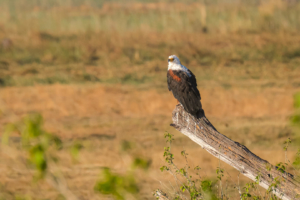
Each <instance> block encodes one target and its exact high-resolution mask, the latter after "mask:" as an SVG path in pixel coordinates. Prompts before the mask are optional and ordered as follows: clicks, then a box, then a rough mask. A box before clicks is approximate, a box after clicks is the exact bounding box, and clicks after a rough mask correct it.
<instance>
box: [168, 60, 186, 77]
mask: <svg viewBox="0 0 300 200" xmlns="http://www.w3.org/2000/svg"><path fill="white" fill-rule="evenodd" d="M170 69H171V70H175V71H176V70H181V71H184V72H185V73H187V75H188V76H189V77H191V76H192V74H191V73H190V72H189V70H188V68H186V67H185V66H183V65H181V64H177V63H169V65H168V70H170Z"/></svg>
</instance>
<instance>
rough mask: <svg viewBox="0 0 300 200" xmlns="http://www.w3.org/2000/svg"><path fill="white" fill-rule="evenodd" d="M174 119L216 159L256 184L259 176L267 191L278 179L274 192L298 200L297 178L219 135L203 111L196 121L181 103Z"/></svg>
mask: <svg viewBox="0 0 300 200" xmlns="http://www.w3.org/2000/svg"><path fill="white" fill-rule="evenodd" d="M172 119H173V124H171V126H173V127H174V128H175V129H177V130H178V131H180V132H181V133H183V134H184V135H186V136H188V137H189V138H190V139H191V140H193V141H194V142H196V143H197V144H199V145H200V146H201V147H202V148H203V149H205V150H206V151H208V152H209V153H210V154H212V155H213V156H215V157H217V158H220V159H221V160H222V161H224V162H226V163H227V164H229V165H231V166H232V167H234V168H235V169H237V170H238V171H240V172H241V173H242V174H243V175H245V176H246V177H248V178H250V179H251V180H253V181H255V178H256V177H257V176H258V175H260V183H259V185H260V186H262V187H263V188H265V189H268V188H269V186H270V184H272V182H273V181H274V179H275V178H276V177H278V178H279V181H280V185H279V186H278V188H275V189H274V191H273V192H274V193H275V194H276V195H277V196H278V197H280V198H281V199H284V200H288V199H296V198H297V195H299V196H300V183H299V182H298V181H296V180H295V179H294V176H293V175H292V174H289V173H287V172H282V170H281V171H280V170H278V168H277V167H276V166H273V165H271V164H270V163H269V162H268V161H266V160H263V159H261V158H260V157H258V156H257V155H255V154H254V153H252V152H251V151H250V150H249V149H248V148H247V147H245V146H244V145H241V144H240V143H238V142H235V141H232V140H231V139H229V138H227V137H226V136H225V135H222V134H221V133H219V132H218V131H217V130H216V129H215V127H214V126H213V125H212V124H211V123H210V122H209V120H208V119H207V118H206V117H205V114H204V111H203V112H200V113H199V115H198V116H197V118H195V117H193V116H192V115H190V114H189V113H187V112H186V111H185V110H184V108H183V107H182V105H180V104H178V105H177V106H176V108H175V109H174V111H173V117H172ZM267 168H269V169H270V170H268V169H267Z"/></svg>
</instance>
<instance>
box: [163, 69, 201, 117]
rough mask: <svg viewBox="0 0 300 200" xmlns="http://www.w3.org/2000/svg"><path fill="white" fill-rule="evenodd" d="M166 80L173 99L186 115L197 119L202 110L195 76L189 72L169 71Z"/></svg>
mask: <svg viewBox="0 0 300 200" xmlns="http://www.w3.org/2000/svg"><path fill="white" fill-rule="evenodd" d="M167 78H168V89H169V91H172V93H173V95H174V97H175V98H176V99H177V100H178V101H179V102H180V103H181V104H182V106H183V107H184V109H185V110H186V111H187V112H188V113H190V114H191V115H193V116H195V117H197V114H198V112H199V111H201V110H202V105H201V102H200V100H201V96H200V92H199V90H198V89H197V81H196V77H195V75H194V74H193V73H192V72H191V71H190V70H188V73H187V72H186V71H183V70H172V69H169V70H168V73H167Z"/></svg>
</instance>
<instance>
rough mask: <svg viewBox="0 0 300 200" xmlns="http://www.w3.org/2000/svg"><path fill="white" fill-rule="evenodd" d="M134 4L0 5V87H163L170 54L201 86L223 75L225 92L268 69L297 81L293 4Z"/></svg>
mask: <svg viewBox="0 0 300 200" xmlns="http://www.w3.org/2000/svg"><path fill="white" fill-rule="evenodd" d="M138 2H140V1H130V2H127V3H121V2H120V1H114V2H107V1H99V2H98V1H93V0H87V1H68V2H64V3H62V2H60V1H54V0H53V1H45V0H44V1H39V2H37V1H30V2H27V3H26V5H25V4H24V2H23V1H21V0H14V1H7V0H2V1H0V5H1V13H0V25H1V26H0V28H1V29H0V30H1V31H0V40H1V41H2V43H1V44H0V55H1V56H0V87H6V86H23V85H24V86H28V85H35V84H55V83H61V84H70V83H91V82H92V83H97V82H100V83H107V84H116V83H119V84H131V85H132V84H133V85H148V86H149V87H160V86H161V85H162V84H163V83H164V81H165V80H164V78H163V77H164V76H165V75H164V73H163V72H165V68H166V58H167V56H168V55H169V54H177V55H178V56H179V57H180V59H181V61H182V63H183V64H185V65H187V66H189V67H190V68H191V69H193V71H195V74H196V75H197V77H199V78H198V79H199V80H207V79H209V80H211V77H212V75H214V77H216V76H219V77H220V79H221V80H222V83H221V84H220V85H222V86H223V87H224V88H230V87H231V83H230V82H229V81H228V80H231V79H232V78H234V79H236V80H237V81H247V80H253V79H257V80H260V79H261V78H262V74H264V72H265V71H266V70H267V69H269V68H270V67H271V68H272V67H274V63H276V68H278V67H279V68H287V69H288V70H292V71H293V72H294V73H298V70H299V68H298V67H297V66H298V65H299V64H300V56H299V55H300V54H299V49H300V47H299V37H297V34H296V33H297V32H298V31H299V30H300V22H299V20H298V19H299V17H300V14H299V13H300V3H299V2H295V3H289V2H281V1H275V0H274V1H272V0H271V1H267V2H261V3H253V2H248V1H241V2H240V1H239V2H235V1H233V2H231V3H230V4H229V3H226V2H225V1H213V2H214V3H212V2H206V1H203V2H197V3H196V2H194V1H189V2H184V3H183V2H180V1H176V2H173V1H172V3H170V2H168V1H166V2H162V3H151V2H156V1H146V2H148V3H147V4H141V3H138ZM141 2H145V1H141ZM28 24H30V26H28ZM204 30H205V31H204ZM1 41H0V42H1ZM223 67H230V68H232V69H234V70H236V71H237V73H238V74H239V76H238V77H237V76H232V75H231V73H228V70H225V69H223ZM216 69H218V70H216ZM203 71H204V72H205V73H203ZM224 72H225V73H224ZM293 72H291V73H293ZM208 74H209V76H208ZM267 76H270V78H275V79H276V74H272V73H268V74H267ZM149 82H156V83H157V84H158V85H152V86H151V84H149ZM274 84H276V83H273V82H271V83H265V84H263V85H264V87H266V86H268V87H269V86H274V87H276V86H278V85H277V84H276V85H274ZM290 84H291V85H293V86H294V87H298V86H299V82H297V81H293V82H291V83H290ZM262 87H263V86H262Z"/></svg>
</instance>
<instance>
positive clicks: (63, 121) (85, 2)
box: [0, 0, 300, 199]
mask: <svg viewBox="0 0 300 200" xmlns="http://www.w3.org/2000/svg"><path fill="white" fill-rule="evenodd" d="M299 31H300V3H298V2H297V1H279V0H269V1H252V2H251V3H249V2H246V1H234V0H232V1H221V0H215V1H209V2H207V1H199V2H194V1H187V2H183V1H172V2H171V1H161V2H159V1H128V2H126V3H123V2H121V1H113V2H108V1H93V0H78V1H75V0H73V1H72V0H69V1H64V2H62V1H54V0H52V1H51V0H48V1H46V0H43V1H25V0H10V1H9V0H0V42H1V43H0V130H1V132H2V133H4V131H5V126H6V124H8V123H13V122H17V121H19V120H20V119H22V117H24V116H26V115H28V114H30V113H40V114H41V115H42V116H43V118H44V125H45V129H46V130H47V131H49V132H52V133H54V134H55V135H58V136H59V137H61V138H62V140H63V142H64V143H66V145H67V146H68V145H69V146H70V145H71V144H72V143H74V142H80V143H81V144H82V146H83V148H82V149H81V151H80V153H79V156H78V160H77V161H74V160H73V159H72V157H71V156H70V155H69V149H68V148H67V147H66V148H63V149H62V150H61V151H59V154H58V157H59V160H60V162H59V164H60V169H61V171H62V173H63V174H64V177H65V181H66V185H68V186H69V188H70V190H71V191H72V192H73V193H74V194H75V195H76V196H78V197H79V198H80V199H103V198H104V197H103V196H101V195H99V194H97V193H95V192H94V190H93V188H94V185H95V183H96V180H97V179H98V178H99V175H100V174H101V170H102V169H103V168H104V167H110V168H111V169H112V170H113V171H114V172H116V173H120V174H124V173H125V172H126V170H127V169H128V168H129V166H130V163H131V162H132V160H133V158H134V156H140V157H143V158H145V159H149V160H151V165H150V168H149V169H148V170H147V171H146V172H143V171H142V170H141V171H139V170H138V171H137V172H136V178H137V179H138V183H139V186H140V192H139V197H138V198H136V199H154V197H153V196H152V191H154V190H155V189H157V188H158V187H160V188H162V189H164V190H169V188H171V186H170V183H169V181H170V182H171V183H172V184H174V180H173V178H172V176H170V175H169V174H167V173H162V172H161V171H160V170H159V168H160V167H161V166H162V165H163V164H164V158H163V156H162V155H163V151H164V148H163V147H164V146H166V143H165V139H164V133H165V132H166V131H167V132H170V133H171V134H173V135H174V138H175V142H174V144H173V146H172V149H173V151H174V153H175V156H176V155H178V157H176V160H177V161H176V162H178V163H179V165H185V160H184V158H182V157H180V156H179V155H180V151H181V150H183V149H184V150H186V152H187V153H188V154H189V156H188V157H189V164H190V166H191V167H195V166H196V165H199V166H200V167H201V172H200V173H201V174H202V176H203V177H206V178H209V179H211V180H216V173H215V170H216V168H217V167H218V166H219V161H218V159H216V158H214V157H212V156H211V155H210V154H208V153H206V151H204V150H203V149H201V148H200V147H199V146H198V145H196V144H194V143H193V142H192V141H190V140H189V139H188V138H186V137H185V136H184V135H182V134H181V133H179V132H177V131H175V130H174V129H173V128H171V127H170V126H169V124H170V123H171V112H172V110H173V109H174V108H175V105H176V100H175V99H174V98H173V96H172V94H171V93H169V92H168V90H167V83H166V71H167V57H168V56H169V55H171V54H176V55H178V56H179V58H180V59H181V61H182V64H183V65H185V66H187V67H188V68H190V69H191V70H192V71H193V72H194V74H195V75H196V77H197V81H198V88H199V90H200V93H201V96H202V104H203V108H204V110H205V113H206V116H207V117H208V118H209V119H210V121H211V122H212V123H213V124H214V126H215V127H216V128H217V129H218V130H219V131H220V132H221V133H223V134H225V135H226V136H227V137H229V138H231V139H233V140H235V141H237V142H240V143H242V144H244V145H246V146H247V147H248V148H249V149H250V150H251V151H253V152H254V153H256V154H257V155H258V156H260V157H262V158H263V159H266V160H268V161H269V162H271V163H272V164H277V163H278V162H285V159H286V158H285V152H284V151H283V149H282V147H283V142H284V141H285V140H286V139H287V138H289V137H290V138H291V139H292V140H293V143H292V144H293V145H292V147H291V148H290V149H289V152H288V154H287V158H288V159H289V160H291V161H292V160H293V159H294V156H295V153H296V151H297V148H298V147H299V146H300V139H299V138H300V137H299V136H300V135H299V133H298V132H296V131H295V130H294V128H293V127H291V124H290V116H291V115H293V113H294V108H293V95H294V94H295V93H296V92H299V91H300V78H299V77H300V76H299V75H300V67H299V65H300V38H299ZM11 141H12V142H11V143H10V146H9V147H4V146H2V147H1V152H0V153H1V158H0V170H1V172H2V173H1V174H0V198H1V199H63V197H62V196H61V195H59V192H58V191H57V190H55V189H54V188H53V187H52V186H51V184H49V183H48V182H46V181H40V182H34V181H32V174H33V170H32V168H30V167H28V166H27V165H26V162H24V157H26V154H24V153H22V152H21V150H20V148H19V144H20V136H19V135H18V134H13V135H12V136H11ZM124 141H129V142H130V143H132V144H133V149H132V150H131V152H130V153H129V154H128V153H124V152H123V151H122V148H121V147H122V144H123V143H124ZM221 165H222V167H223V168H225V171H226V173H225V179H224V180H228V181H226V184H227V183H228V185H230V188H231V189H228V190H230V191H231V190H233V189H232V188H233V187H231V186H232V185H234V184H235V183H237V180H238V172H237V171H236V170H234V169H232V168H231V167H230V166H228V165H226V164H224V163H221ZM290 170H291V169H290ZM240 181H241V183H245V182H246V181H248V180H247V179H246V178H243V177H242V176H240ZM224 183H225V182H224ZM228 187H229V186H228ZM230 195H231V196H230V199H238V192H237V191H236V190H234V191H231V192H230ZM105 198H106V199H111V198H110V197H105ZM132 198H133V197H130V198H129V197H128V199H132Z"/></svg>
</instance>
